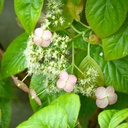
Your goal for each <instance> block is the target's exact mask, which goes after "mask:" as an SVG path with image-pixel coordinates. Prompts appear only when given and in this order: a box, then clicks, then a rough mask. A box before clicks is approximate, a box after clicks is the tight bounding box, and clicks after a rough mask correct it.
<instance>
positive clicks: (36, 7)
mask: <svg viewBox="0 0 128 128" xmlns="http://www.w3.org/2000/svg"><path fill="white" fill-rule="evenodd" d="M43 2H44V0H14V7H15V12H16V15H17V17H18V19H19V21H20V22H21V24H22V25H23V27H24V29H25V31H26V32H27V33H29V34H31V33H32V32H33V30H34V28H35V25H36V23H37V21H38V19H39V17H40V13H41V10H42V6H43Z"/></svg>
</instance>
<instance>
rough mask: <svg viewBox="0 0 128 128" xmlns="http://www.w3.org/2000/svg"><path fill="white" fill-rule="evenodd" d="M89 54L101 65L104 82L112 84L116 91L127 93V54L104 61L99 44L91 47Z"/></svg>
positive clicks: (108, 84)
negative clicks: (117, 58) (116, 58)
mask: <svg viewBox="0 0 128 128" xmlns="http://www.w3.org/2000/svg"><path fill="white" fill-rule="evenodd" d="M91 51H92V52H91V56H92V57H93V58H94V59H95V61H96V62H97V63H98V64H99V66H100V67H101V69H102V71H103V74H104V77H105V83H106V85H107V86H113V87H114V88H115V90H116V91H119V92H123V93H128V86H127V85H128V56H127V57H124V58H121V59H119V60H114V61H105V60H104V55H103V50H102V48H101V47H100V46H98V47H96V46H94V47H92V49H91Z"/></svg>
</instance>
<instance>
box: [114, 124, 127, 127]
mask: <svg viewBox="0 0 128 128" xmlns="http://www.w3.org/2000/svg"><path fill="white" fill-rule="evenodd" d="M116 128H128V123H122V124H120V125H119V126H117V127H116Z"/></svg>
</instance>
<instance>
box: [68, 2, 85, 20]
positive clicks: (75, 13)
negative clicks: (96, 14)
mask: <svg viewBox="0 0 128 128" xmlns="http://www.w3.org/2000/svg"><path fill="white" fill-rule="evenodd" d="M72 1H73V0H72ZM72 1H71V0H68V2H67V8H68V11H69V13H70V15H71V16H72V18H73V19H75V20H76V21H79V20H80V17H79V14H80V13H81V12H82V10H83V6H84V2H83V0H82V1H81V0H80V1H78V0H77V1H74V2H72ZM79 2H81V3H80V4H79V5H76V4H77V3H79ZM74 3H76V4H74Z"/></svg>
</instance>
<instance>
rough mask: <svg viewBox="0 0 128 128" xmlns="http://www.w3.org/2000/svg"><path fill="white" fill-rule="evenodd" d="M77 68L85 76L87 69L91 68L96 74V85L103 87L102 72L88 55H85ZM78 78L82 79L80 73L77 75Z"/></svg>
mask: <svg viewBox="0 0 128 128" xmlns="http://www.w3.org/2000/svg"><path fill="white" fill-rule="evenodd" d="M79 68H80V70H81V71H82V72H83V73H85V74H86V72H87V70H88V69H89V68H93V69H94V70H95V71H97V73H98V77H97V78H96V84H97V85H99V86H104V76H103V73H102V70H101V68H100V67H99V65H98V64H97V63H96V62H95V60H93V58H91V57H90V56H89V55H87V56H86V57H85V58H84V59H83V60H82V62H81V63H80V65H79ZM78 76H79V77H80V78H83V75H82V74H81V73H80V72H79V73H78Z"/></svg>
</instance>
